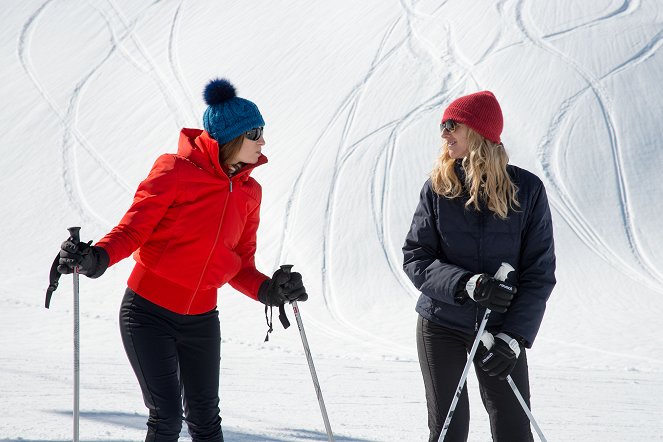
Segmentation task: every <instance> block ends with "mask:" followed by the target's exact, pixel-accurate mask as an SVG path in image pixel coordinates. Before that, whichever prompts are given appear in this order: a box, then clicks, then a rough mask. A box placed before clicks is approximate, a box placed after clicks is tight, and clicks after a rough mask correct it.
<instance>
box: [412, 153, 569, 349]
mask: <svg viewBox="0 0 663 442" xmlns="http://www.w3.org/2000/svg"><path fill="white" fill-rule="evenodd" d="M507 171H508V173H509V175H510V176H511V178H512V180H513V182H514V183H515V185H516V186H517V187H518V194H517V196H518V201H519V202H520V207H519V208H517V209H516V210H509V213H508V217H507V219H504V220H503V219H500V218H499V217H497V216H496V215H494V214H493V213H492V212H490V211H489V210H488V209H487V208H485V207H483V206H482V210H481V211H477V210H475V209H474V208H473V207H470V208H466V207H465V202H466V201H467V198H468V197H467V195H465V196H461V197H457V198H446V197H444V196H441V195H438V194H437V193H435V192H434V191H433V188H432V185H431V181H430V179H429V180H428V181H426V183H425V184H424V186H423V188H422V190H421V195H420V200H419V205H418V206H417V209H416V211H415V213H414V217H413V219H412V225H411V227H410V231H409V233H408V234H407V237H406V239H405V245H404V246H403V255H404V261H403V269H404V270H405V273H406V274H407V276H408V277H409V278H410V280H411V281H412V283H413V284H414V286H415V287H416V288H417V289H418V290H419V291H421V296H420V297H419V300H418V302H417V307H416V310H417V312H418V313H419V314H420V315H421V316H423V317H424V318H426V319H428V320H430V321H433V322H436V323H438V324H440V325H443V326H445V327H449V328H452V329H455V330H460V331H462V332H466V333H468V334H473V333H475V332H476V331H477V329H478V323H479V322H480V320H481V318H483V314H484V312H485V309H484V308H483V307H481V306H479V304H477V303H475V302H474V301H473V300H471V299H468V300H466V302H464V303H462V304H460V303H458V302H457V300H456V289H457V286H458V283H459V280H460V279H461V278H462V277H463V276H465V275H473V274H477V273H488V274H489V275H494V274H495V272H496V271H497V269H498V268H499V267H500V265H501V263H502V262H507V263H509V264H511V265H512V266H513V267H514V268H515V269H516V272H515V278H514V274H513V273H512V274H511V275H509V281H511V282H515V283H516V284H517V286H518V293H516V295H515V297H514V299H513V301H512V303H511V306H510V307H509V310H508V311H507V312H506V313H504V314H499V313H497V312H491V315H490V317H489V320H488V325H487V329H488V330H490V331H492V332H497V331H502V332H505V333H508V334H509V335H511V336H517V337H522V338H523V339H524V340H525V342H524V344H525V346H526V347H531V346H532V344H533V343H534V339H535V337H536V334H537V332H538V331H539V327H540V325H541V321H542V319H543V314H544V312H545V308H546V301H547V300H548V298H549V297H550V293H551V292H552V289H553V287H554V286H555V282H556V280H555V248H554V242H553V226H552V219H551V216H550V208H549V206H548V199H547V197H546V191H545V188H544V186H543V183H542V182H541V180H540V179H539V178H538V177H537V176H536V175H534V174H532V173H530V172H528V171H526V170H524V169H521V168H519V167H516V166H512V165H508V166H507ZM456 173H457V174H458V175H459V176H461V175H463V170H462V166H460V162H458V163H457V165H456ZM462 181H463V178H461V182H462Z"/></svg>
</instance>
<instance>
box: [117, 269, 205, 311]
mask: <svg viewBox="0 0 663 442" xmlns="http://www.w3.org/2000/svg"><path fill="white" fill-rule="evenodd" d="M127 285H128V286H129V288H130V289H131V290H133V291H134V292H135V293H137V294H140V296H141V297H143V298H145V299H147V300H148V301H150V302H152V303H154V304H156V305H158V306H161V307H163V308H165V309H167V310H170V311H172V312H175V313H179V314H181V315H198V314H201V313H206V312H209V311H211V310H214V308H216V289H208V290H198V291H197V292H195V293H194V289H190V288H187V287H183V286H181V285H179V284H177V283H174V282H173V281H170V280H168V279H166V278H164V277H162V276H160V275H157V274H156V273H154V272H152V271H151V270H149V269H148V268H147V267H145V266H143V265H142V264H140V263H136V266H135V267H134V269H133V271H132V272H131V275H129V280H128V281H127Z"/></svg>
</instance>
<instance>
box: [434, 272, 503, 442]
mask: <svg viewBox="0 0 663 442" xmlns="http://www.w3.org/2000/svg"><path fill="white" fill-rule="evenodd" d="M514 270H515V269H514V268H513V267H512V266H511V265H510V264H508V263H506V262H503V263H502V265H501V266H500V268H499V269H498V270H497V273H495V278H496V279H499V280H501V281H504V280H506V277H507V276H508V274H509V273H510V272H513V271H514ZM488 316H490V309H486V313H484V315H483V319H482V320H481V325H480V326H479V330H478V331H477V336H476V338H474V342H473V343H472V348H471V349H470V354H469V356H468V358H467V362H466V363H465V367H464V368H463V373H462V374H461V375H460V379H459V381H458V386H457V387H456V392H455V393H454V397H453V399H452V400H451V406H450V407H449V411H448V412H447V417H446V419H445V420H444V424H443V425H442V433H440V438H439V439H438V442H442V441H444V437H445V436H446V435H447V431H448V430H449V425H451V418H453V415H454V411H456V405H457V404H458V399H459V398H460V395H461V393H462V392H463V387H464V386H465V380H466V379H467V374H468V373H469V371H470V365H472V361H473V360H474V355H475V354H476V353H477V348H479V341H480V340H481V335H483V331H484V329H485V328H486V323H487V322H488Z"/></svg>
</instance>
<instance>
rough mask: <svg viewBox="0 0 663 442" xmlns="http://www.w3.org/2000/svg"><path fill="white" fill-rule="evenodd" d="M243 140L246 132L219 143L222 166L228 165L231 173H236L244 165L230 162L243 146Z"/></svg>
mask: <svg viewBox="0 0 663 442" xmlns="http://www.w3.org/2000/svg"><path fill="white" fill-rule="evenodd" d="M243 142H244V134H242V135H240V136H238V137H236V138H233V139H232V140H230V141H228V142H227V143H224V144H221V145H219V163H221V165H222V166H227V167H228V169H230V173H236V172H237V171H238V170H239V169H241V168H242V166H243V165H244V164H242V163H237V164H230V160H231V159H232V158H234V157H235V156H236V155H237V153H238V152H239V150H240V149H241V148H242V143H243Z"/></svg>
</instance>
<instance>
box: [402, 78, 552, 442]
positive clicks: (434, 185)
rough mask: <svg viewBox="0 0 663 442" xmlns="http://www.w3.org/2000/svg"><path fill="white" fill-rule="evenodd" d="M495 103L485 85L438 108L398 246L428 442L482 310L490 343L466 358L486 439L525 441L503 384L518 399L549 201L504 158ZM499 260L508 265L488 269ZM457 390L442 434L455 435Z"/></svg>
mask: <svg viewBox="0 0 663 442" xmlns="http://www.w3.org/2000/svg"><path fill="white" fill-rule="evenodd" d="M502 127H503V119H502V111H501V109H500V105H499V103H498V102H497V100H496V99H495V96H494V95H493V94H492V93H491V92H488V91H483V92H478V93H475V94H471V95H467V96H464V97H461V98H458V99H457V100H455V101H453V102H452V103H451V104H450V105H449V106H448V107H447V109H446V110H445V111H444V114H443V117H442V124H441V125H440V129H441V131H442V134H441V135H442V153H441V155H440V157H439V158H438V161H437V164H436V166H435V168H434V170H433V171H432V173H431V177H430V179H429V180H427V181H426V183H425V184H424V186H423V189H422V190H421V195H420V201H419V205H418V206H417V209H416V211H415V213H414V217H413V220H412V225H411V227H410V231H409V233H408V235H407V238H406V240H405V245H404V246H403V254H404V263H403V268H404V270H405V273H406V274H407V275H408V277H409V278H410V280H411V281H412V282H413V284H414V285H415V287H416V288H417V289H418V290H420V291H421V296H420V297H419V300H418V302H417V307H416V310H417V312H418V313H419V317H418V323H417V350H418V354H419V363H420V365H421V370H422V374H423V378H424V386H425V391H426V402H427V406H428V427H429V429H430V436H429V441H437V440H438V438H439V435H440V433H441V430H442V425H443V423H444V419H445V417H446V415H447V412H448V409H449V406H450V404H451V400H452V398H453V396H454V392H455V389H456V387H457V384H458V381H459V378H460V376H461V373H462V371H463V367H464V365H465V363H466V361H467V354H468V353H469V350H470V348H471V346H472V342H473V341H474V338H475V335H476V332H477V330H478V327H479V322H480V320H481V318H482V317H483V314H484V312H485V309H486V308H490V309H491V311H492V313H491V315H490V317H489V321H488V325H487V330H488V331H489V332H490V333H492V334H493V335H494V337H495V345H494V346H493V347H492V348H491V349H490V350H487V349H486V348H485V347H480V349H479V351H478V352H477V356H476V357H475V358H474V365H475V369H476V374H477V378H478V381H479V386H480V393H481V398H482V400H483V403H484V406H485V408H486V410H487V411H488V414H489V417H490V425H491V432H492V436H493V440H494V441H509V442H519V441H531V440H533V438H532V434H531V431H530V428H529V421H528V419H527V416H526V415H525V413H524V411H523V410H522V409H521V407H520V405H519V404H518V402H517V399H516V398H515V396H514V394H513V392H512V391H511V390H510V388H509V386H508V384H507V383H506V382H505V381H504V379H505V378H506V376H507V375H511V377H512V378H513V380H514V382H515V383H516V385H517V387H518V389H519V390H520V392H521V393H522V395H523V396H524V398H525V400H526V402H527V403H528V405H529V380H528V367H527V357H526V352H525V348H530V347H531V346H532V344H533V343H534V339H535V337H536V334H537V332H538V329H539V326H540V324H541V321H542V319H543V314H544V311H545V306H546V301H547V300H548V297H549V296H550V293H551V292H552V289H553V287H554V285H555V252H554V244H553V229H552V220H551V216H550V209H549V206H548V200H547V197H546V192H545V188H544V186H543V183H542V182H541V180H540V179H539V178H537V177H536V176H535V175H534V174H532V173H530V172H528V171H526V170H524V169H521V168H518V167H516V166H513V165H509V164H507V163H508V156H507V153H506V151H505V149H504V146H503V145H502V143H501V140H500V135H501V132H502ZM502 262H506V263H509V264H511V265H512V266H513V267H514V268H515V272H512V273H511V274H510V275H509V279H508V281H507V282H506V283H501V282H500V281H499V280H497V279H495V278H494V277H493V276H492V275H494V274H495V272H496V271H497V270H498V268H499V267H500V264H501V263H502ZM468 433H469V403H468V397H467V388H466V387H465V388H464V389H463V392H462V395H461V397H460V399H459V402H458V406H457V408H456V410H455V412H454V415H453V420H452V421H451V425H450V427H449V429H448V432H447V435H446V438H445V441H449V442H450V441H466V440H467V437H468Z"/></svg>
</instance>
